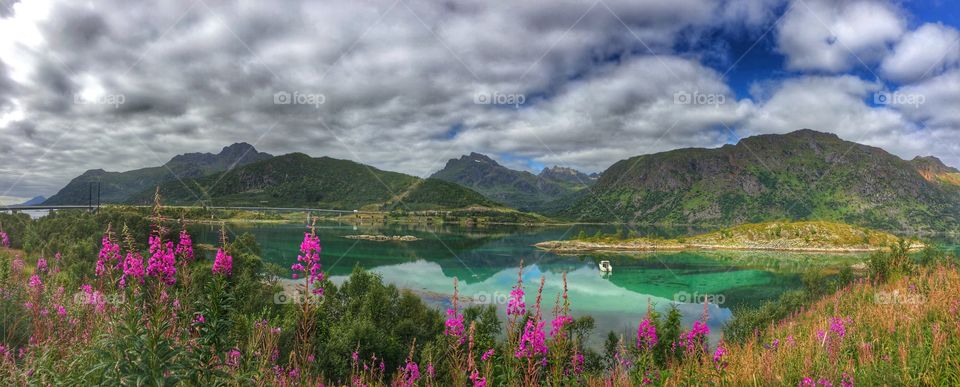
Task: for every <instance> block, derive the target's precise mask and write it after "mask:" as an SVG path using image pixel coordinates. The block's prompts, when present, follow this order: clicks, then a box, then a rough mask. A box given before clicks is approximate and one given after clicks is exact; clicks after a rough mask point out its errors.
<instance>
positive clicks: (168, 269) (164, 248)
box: [147, 235, 177, 285]
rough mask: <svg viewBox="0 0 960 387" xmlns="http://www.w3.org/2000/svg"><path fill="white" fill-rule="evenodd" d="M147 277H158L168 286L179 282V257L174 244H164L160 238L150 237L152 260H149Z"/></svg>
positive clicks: (156, 236)
mask: <svg viewBox="0 0 960 387" xmlns="http://www.w3.org/2000/svg"><path fill="white" fill-rule="evenodd" d="M147 275H148V276H151V277H157V279H158V280H160V282H163V283H164V284H166V285H173V284H175V283H176V282H177V257H176V255H175V254H174V252H173V243H172V242H167V243H163V242H162V241H161V240H160V236H158V235H151V236H150V258H149V259H148V260H147Z"/></svg>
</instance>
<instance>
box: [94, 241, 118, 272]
mask: <svg viewBox="0 0 960 387" xmlns="http://www.w3.org/2000/svg"><path fill="white" fill-rule="evenodd" d="M100 243H101V245H102V246H101V247H100V253H99V254H98V255H97V267H96V270H95V273H96V274H97V276H98V277H99V276H102V275H104V274H105V273H106V272H107V271H108V270H110V269H112V268H114V267H120V259H121V257H122V255H121V254H120V245H119V244H117V243H114V242H113V239H111V237H110V230H107V233H106V234H103V239H102V240H101V242H100Z"/></svg>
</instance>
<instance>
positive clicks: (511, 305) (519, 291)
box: [507, 281, 527, 316]
mask: <svg viewBox="0 0 960 387" xmlns="http://www.w3.org/2000/svg"><path fill="white" fill-rule="evenodd" d="M526 313H527V304H526V303H525V302H524V300H523V283H521V282H519V281H518V282H517V285H516V286H515V287H514V288H513V290H511V291H510V299H509V300H507V315H508V316H523V315H524V314H526Z"/></svg>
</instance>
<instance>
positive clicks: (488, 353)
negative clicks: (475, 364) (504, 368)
mask: <svg viewBox="0 0 960 387" xmlns="http://www.w3.org/2000/svg"><path fill="white" fill-rule="evenodd" d="M491 357H493V348H490V349H488V350H487V351H486V352H484V353H483V355H480V360H482V361H487V360H490V358H491Z"/></svg>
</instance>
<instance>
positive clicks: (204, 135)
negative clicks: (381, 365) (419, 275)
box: [0, 0, 960, 204]
mask: <svg viewBox="0 0 960 387" xmlns="http://www.w3.org/2000/svg"><path fill="white" fill-rule="evenodd" d="M958 29H960V5H957V4H956V2H954V1H948V0H929V1H882V0H877V1H867V0H860V1H846V0H710V1H708V0H671V1H659V0H587V1H567V0H550V1H545V0H544V1H540V0H531V1H516V0H449V1H443V0H383V1H380V0H356V1H301V0H284V1H227V0H225V1H214V0H184V1H180V0H169V1H163V2H130V1H122V0H100V1H77V0H71V1H60V0H53V1H45V0H29V1H17V0H0V201H3V202H5V203H7V204H9V203H8V202H7V201H13V200H18V199H19V198H27V197H32V196H35V195H45V196H49V195H52V194H53V193H55V192H56V191H57V190H58V189H59V188H61V187H62V186H63V185H65V184H66V183H67V182H68V181H69V180H70V179H71V178H73V177H76V176H77V175H79V174H81V173H83V172H84V171H85V170H87V169H97V168H102V169H105V170H108V171H125V170H130V169H136V168H142V167H148V166H157V165H161V164H163V163H164V162H166V161H167V160H169V159H170V158H171V157H173V156H174V155H177V154H181V153H186V152H213V153H216V152H218V151H219V150H220V149H221V148H223V147H224V146H227V145H229V144H232V143H235V142H247V143H250V144H253V145H254V146H255V147H256V148H257V149H258V150H261V151H265V152H269V153H273V154H284V153H289V152H303V153H306V154H309V155H312V156H330V157H336V158H344V159H350V160H354V161H358V162H362V163H365V164H369V165H372V166H375V167H378V168H381V169H386V170H392V171H398V172H404V173H409V174H413V175H418V176H428V175H430V174H431V173H433V172H434V171H436V170H439V169H440V168H442V167H443V165H444V164H445V163H446V161H447V160H448V159H450V158H456V157H459V156H460V155H462V154H467V153H470V152H479V153H485V154H488V155H491V156H492V157H494V158H495V159H497V160H498V161H500V162H501V163H503V164H504V165H507V166H509V167H513V168H517V169H526V170H532V171H534V172H537V171H538V169H540V168H542V167H544V166H552V165H562V166H570V167H574V168H577V169H580V170H582V171H585V172H602V171H603V170H604V169H605V168H606V167H608V166H610V165H611V164H613V163H614V162H616V161H618V160H622V159H625V158H628V157H632V156H636V155H639V154H646V153H654V152H660V151H665V150H670V149H676V148H682V147H717V146H721V145H723V144H727V143H736V142H737V141H738V140H739V139H741V138H743V137H747V136H751V135H756V134H763V133H786V132H790V131H794V130H797V129H801V128H810V129H814V130H819V131H824V132H832V133H836V134H838V135H839V136H840V137H841V138H844V139H846V140H851V141H856V142H860V143H864V144H868V145H873V146H878V147H882V148H884V149H886V150H888V151H890V152H892V153H894V154H896V155H898V156H900V157H903V158H906V159H909V158H913V157H915V156H918V155H934V156H936V157H939V158H940V159H942V160H943V161H944V162H946V163H947V164H950V165H954V166H960V153H958V151H960V111H958V109H960V43H958V41H960V31H958Z"/></svg>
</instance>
